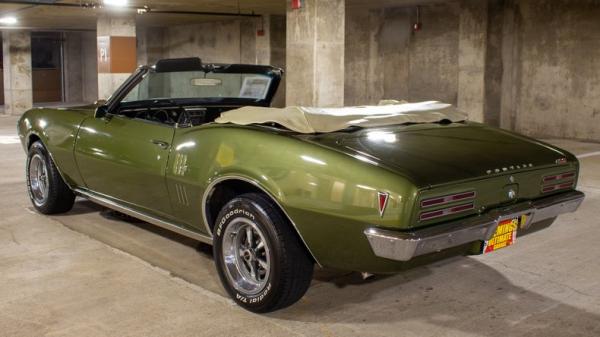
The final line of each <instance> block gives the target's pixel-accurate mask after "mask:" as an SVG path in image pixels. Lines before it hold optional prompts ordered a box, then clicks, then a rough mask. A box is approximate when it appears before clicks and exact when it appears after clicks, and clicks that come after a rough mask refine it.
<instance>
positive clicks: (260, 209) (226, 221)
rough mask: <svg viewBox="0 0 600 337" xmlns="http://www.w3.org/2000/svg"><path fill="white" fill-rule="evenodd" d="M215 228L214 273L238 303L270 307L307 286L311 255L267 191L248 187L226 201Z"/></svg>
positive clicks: (288, 302)
mask: <svg viewBox="0 0 600 337" xmlns="http://www.w3.org/2000/svg"><path fill="white" fill-rule="evenodd" d="M214 233H215V242H214V248H213V249H214V256H215V263H216V265H217V271H218V273H219V277H220V279H221V282H222V283H223V286H224V287H225V289H226V290H227V292H228V293H229V295H230V296H231V297H232V298H233V300H234V301H235V302H237V304H238V305H240V306H241V307H243V308H245V309H247V310H249V311H252V312H257V313H264V312H270V311H275V310H278V309H282V308H285V307H287V306H289V305H291V304H293V303H295V302H296V301H298V300H299V299H300V298H301V297H302V296H303V295H304V294H305V293H306V291H307V290H308V287H309V286H310V282H311V279H312V274H313V261H312V259H311V257H310V256H309V255H308V253H307V252H306V249H305V248H304V246H303V245H302V243H301V242H300V240H299V239H298V238H297V236H296V235H295V233H294V232H293V230H292V229H291V226H290V224H289V223H288V221H287V219H286V218H285V217H284V216H283V214H282V213H281V211H280V210H279V209H278V208H277V206H276V205H274V204H273V202H272V201H271V200H270V199H269V198H267V197H266V196H264V195H262V194H256V193H249V194H244V195H241V196H239V197H237V198H235V199H233V200H231V201H230V202H228V203H227V204H226V205H225V206H224V207H223V209H222V210H221V212H220V213H219V215H218V216H217V219H216V226H215V231H214Z"/></svg>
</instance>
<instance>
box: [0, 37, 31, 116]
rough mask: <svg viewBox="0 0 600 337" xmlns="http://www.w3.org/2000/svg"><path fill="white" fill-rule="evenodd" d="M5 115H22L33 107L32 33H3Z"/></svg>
mask: <svg viewBox="0 0 600 337" xmlns="http://www.w3.org/2000/svg"><path fill="white" fill-rule="evenodd" d="M2 52H3V55H4V114H6V115H20V114H22V113H23V112H25V111H26V110H28V109H31V108H32V107H33V83H32V74H31V72H32V69H31V33H30V32H29V31H10V30H5V31H2Z"/></svg>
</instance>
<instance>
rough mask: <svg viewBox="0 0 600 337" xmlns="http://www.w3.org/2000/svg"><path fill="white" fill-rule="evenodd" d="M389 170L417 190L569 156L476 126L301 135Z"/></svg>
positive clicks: (542, 164) (553, 162)
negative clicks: (409, 181)
mask: <svg viewBox="0 0 600 337" xmlns="http://www.w3.org/2000/svg"><path fill="white" fill-rule="evenodd" d="M301 138H303V139H305V140H306V141H309V142H313V143H318V144H320V145H322V146H326V147H329V148H332V149H334V150H336V151H341V152H344V153H347V154H349V155H352V156H355V157H357V158H360V159H362V160H363V161H367V162H370V163H372V164H375V165H378V166H381V167H384V168H387V169H389V170H392V171H395V172H397V173H399V174H401V175H403V176H406V177H407V178H409V179H411V180H412V181H413V182H414V183H415V184H416V185H417V186H418V187H419V188H423V187H429V186H436V185H441V184H446V183H452V182H458V181H465V180H471V179H477V178H481V177H487V176H493V175H499V174H506V173H509V172H518V171H525V170H534V169H539V168H542V167H548V166H556V165H557V160H558V159H561V158H567V159H569V160H574V158H573V157H572V155H571V154H569V153H567V152H565V151H562V150H559V149H557V148H554V147H552V146H550V145H547V144H544V143H542V142H539V141H536V140H533V139H530V138H527V137H524V136H519V135H517V134H514V133H511V132H508V131H504V130H501V129H496V128H492V127H488V126H485V125H482V124H477V123H452V124H445V125H444V124H421V125H408V126H393V127H386V128H377V129H362V130H359V131H354V132H336V133H329V134H321V135H312V136H301Z"/></svg>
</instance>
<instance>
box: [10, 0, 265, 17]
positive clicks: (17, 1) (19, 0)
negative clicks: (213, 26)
mask: <svg viewBox="0 0 600 337" xmlns="http://www.w3.org/2000/svg"><path fill="white" fill-rule="evenodd" d="M2 4H11V5H31V6H47V7H71V8H84V9H101V8H107V7H105V6H101V5H100V4H99V3H97V2H90V3H85V2H82V3H80V4H76V3H64V2H46V3H45V2H39V1H33V0H8V1H2ZM121 8H125V9H131V10H135V11H137V12H138V13H139V14H144V15H145V14H175V15H180V14H181V15H203V16H235V17H261V15H260V14H254V13H230V12H204V11H177V10H159V9H152V8H149V7H147V6H144V7H138V6H124V7H121Z"/></svg>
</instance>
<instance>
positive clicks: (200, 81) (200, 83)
mask: <svg viewBox="0 0 600 337" xmlns="http://www.w3.org/2000/svg"><path fill="white" fill-rule="evenodd" d="M222 83H223V81H221V80H220V79H218V78H193V79H192V85H193V86H196V87H207V86H208V87H214V86H217V85H221V84H222Z"/></svg>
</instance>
